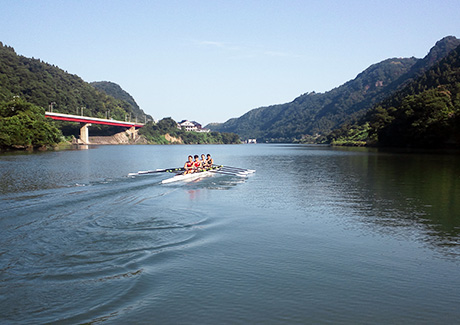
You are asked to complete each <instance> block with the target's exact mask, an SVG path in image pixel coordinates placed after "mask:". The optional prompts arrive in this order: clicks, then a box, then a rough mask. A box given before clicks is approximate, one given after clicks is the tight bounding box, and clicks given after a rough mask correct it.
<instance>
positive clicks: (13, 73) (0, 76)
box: [0, 42, 145, 120]
mask: <svg viewBox="0 0 460 325" xmlns="http://www.w3.org/2000/svg"><path fill="white" fill-rule="evenodd" d="M14 96H19V97H21V98H22V99H24V100H26V101H27V102H29V103H32V104H34V105H37V106H40V107H44V108H46V109H48V107H49V105H50V103H53V111H55V112H59V113H67V114H78V115H80V114H81V111H82V108H83V113H84V115H86V116H92V117H100V118H105V117H106V116H107V115H108V114H109V111H110V117H112V118H113V119H117V120H124V119H125V116H126V115H128V116H129V114H131V115H132V118H135V117H137V118H138V119H139V120H144V115H145V114H144V113H143V112H142V111H135V110H134V109H133V107H132V106H131V105H130V104H129V103H128V102H126V101H124V100H119V99H115V98H113V97H112V96H109V95H107V94H105V93H104V92H101V91H98V90H97V89H96V88H94V87H93V86H91V85H90V84H89V83H87V82H85V81H83V80H82V79H81V78H80V77H78V76H76V75H72V74H69V73H67V72H65V71H64V70H62V69H60V68H58V67H56V66H54V65H51V64H48V63H45V62H43V61H41V60H39V59H34V58H32V59H30V58H26V57H24V56H21V55H18V54H16V52H15V51H14V49H13V48H12V47H9V46H5V45H3V44H2V43H1V42H0V101H9V100H11V99H12V98H13V97H14Z"/></svg>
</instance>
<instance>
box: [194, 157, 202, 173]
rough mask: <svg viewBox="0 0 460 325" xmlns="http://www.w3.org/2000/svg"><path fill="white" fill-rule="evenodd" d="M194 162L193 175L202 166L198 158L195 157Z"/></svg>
mask: <svg viewBox="0 0 460 325" xmlns="http://www.w3.org/2000/svg"><path fill="white" fill-rule="evenodd" d="M194 158H195V161H194V162H193V173H194V172H197V171H199V170H200V169H201V168H202V167H203V165H202V164H201V161H200V157H199V156H198V155H195V157H194Z"/></svg>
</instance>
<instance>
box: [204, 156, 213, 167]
mask: <svg viewBox="0 0 460 325" xmlns="http://www.w3.org/2000/svg"><path fill="white" fill-rule="evenodd" d="M213 164H214V159H212V158H211V155H210V154H209V153H208V155H207V157H206V166H208V167H212V165H213Z"/></svg>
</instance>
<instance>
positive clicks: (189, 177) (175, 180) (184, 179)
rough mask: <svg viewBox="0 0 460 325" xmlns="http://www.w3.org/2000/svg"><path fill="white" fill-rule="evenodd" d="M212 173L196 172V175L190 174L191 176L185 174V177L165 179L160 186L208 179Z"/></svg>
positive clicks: (177, 176) (178, 176)
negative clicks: (203, 178)
mask: <svg viewBox="0 0 460 325" xmlns="http://www.w3.org/2000/svg"><path fill="white" fill-rule="evenodd" d="M213 174H214V173H213V172H211V171H204V172H198V173H192V174H187V175H182V174H180V175H176V176H174V177H171V178H167V179H164V180H162V181H161V183H162V184H168V183H173V182H180V181H182V182H186V181H192V180H194V179H197V178H202V177H208V176H212V175H213Z"/></svg>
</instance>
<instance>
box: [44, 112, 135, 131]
mask: <svg viewBox="0 0 460 325" xmlns="http://www.w3.org/2000/svg"><path fill="white" fill-rule="evenodd" d="M45 117H49V118H52V119H53V120H59V121H70V122H80V123H92V124H105V125H115V126H123V127H128V128H130V127H133V126H134V127H136V128H141V127H143V126H144V124H143V123H135V122H124V121H116V120H107V119H102V118H96V117H88V116H78V115H70V114H61V113H53V112H45Z"/></svg>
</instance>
